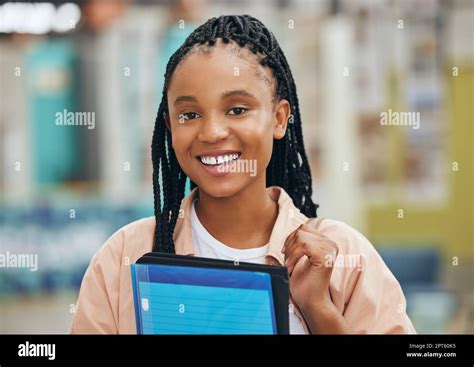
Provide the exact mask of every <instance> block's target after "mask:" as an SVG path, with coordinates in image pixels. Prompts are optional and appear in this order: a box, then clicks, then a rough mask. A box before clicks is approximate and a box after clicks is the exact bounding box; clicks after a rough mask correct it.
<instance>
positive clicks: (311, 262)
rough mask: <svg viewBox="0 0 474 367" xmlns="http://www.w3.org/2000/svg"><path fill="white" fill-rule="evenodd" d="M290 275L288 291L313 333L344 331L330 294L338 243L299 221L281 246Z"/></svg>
mask: <svg viewBox="0 0 474 367" xmlns="http://www.w3.org/2000/svg"><path fill="white" fill-rule="evenodd" d="M282 252H283V254H284V255H285V264H286V266H287V267H288V272H289V274H290V293H291V296H292V298H293V300H294V301H295V302H296V304H297V305H298V307H299V308H300V310H301V312H302V313H303V316H304V317H305V320H306V321H307V323H308V326H309V327H310V329H311V331H312V332H313V333H315V332H318V333H332V332H334V333H346V332H349V328H348V326H347V324H346V323H345V320H344V318H343V317H342V315H341V314H340V313H339V311H338V310H337V308H336V306H335V305H334V304H333V303H332V300H331V296H330V294H329V281H330V279H331V274H332V269H333V264H334V261H335V259H336V257H337V255H338V253H339V248H338V246H337V244H336V243H335V242H333V241H331V240H330V239H329V238H327V237H325V236H323V235H322V234H321V233H320V232H318V231H317V230H316V229H314V228H312V227H310V226H308V225H306V224H302V225H301V226H300V227H299V228H298V229H296V230H295V231H294V232H293V233H292V234H290V235H289V236H288V238H287V239H286V241H285V244H284V246H283V249H282Z"/></svg>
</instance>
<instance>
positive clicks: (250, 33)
mask: <svg viewBox="0 0 474 367" xmlns="http://www.w3.org/2000/svg"><path fill="white" fill-rule="evenodd" d="M217 39H222V41H223V42H224V43H229V42H230V41H233V42H235V43H236V44H238V45H239V46H240V47H247V48H248V49H249V50H250V51H251V52H252V53H254V54H257V55H259V56H262V58H261V59H260V63H261V65H263V66H267V67H269V68H271V69H272V72H273V76H274V78H275V79H276V90H275V97H276V98H284V99H286V100H288V102H289V103H290V106H291V111H292V115H291V117H290V121H289V123H288V127H287V130H286V135H285V137H284V138H283V139H280V140H274V144H273V152H272V157H271V159H270V163H269V165H268V167H267V170H266V185H267V186H280V187H282V188H283V189H284V190H285V191H286V192H287V193H288V194H289V195H290V197H291V198H292V200H293V202H294V204H295V206H296V207H298V208H299V209H300V210H301V212H302V213H303V214H305V215H306V216H308V217H316V210H317V208H318V205H317V204H315V203H313V201H312V198H311V197H312V180H311V172H310V167H309V164H308V159H307V156H306V152H305V149H304V142H303V132H302V127H301V116H300V111H299V103H298V96H297V93H296V85H295V82H294V79H293V76H292V74H291V70H290V67H289V65H288V62H287V60H286V57H285V55H284V54H283V51H282V50H281V48H280V46H279V45H278V42H277V40H276V39H275V37H274V36H273V34H272V33H271V32H270V31H269V30H268V29H267V28H266V27H265V26H264V25H263V24H262V23H261V22H260V21H259V20H257V19H255V18H253V17H251V16H249V15H234V16H221V17H218V18H212V19H209V20H208V21H207V22H206V23H204V24H202V25H201V26H199V27H198V28H196V29H195V30H194V31H193V32H192V33H191V34H190V35H189V36H188V37H187V38H186V40H185V41H184V43H183V45H182V46H181V47H180V48H179V49H178V50H177V51H176V52H175V53H174V54H173V55H172V56H171V58H170V60H169V62H168V64H167V66H166V73H165V83H164V87H163V94H162V100H161V103H160V106H159V108H158V113H157V116H156V120H155V129H154V132H153V139H152V147H151V148H152V162H153V194H154V208H155V218H156V229H155V239H154V246H153V250H154V251H158V252H165V253H174V252H175V247H174V241H173V232H174V228H175V226H176V222H177V219H178V216H179V209H180V204H181V201H182V199H183V197H184V191H185V190H184V189H185V186H186V181H187V178H188V177H187V176H186V174H185V173H184V171H183V170H182V169H181V167H180V166H179V163H178V161H177V158H176V155H175V152H174V150H173V148H172V146H171V133H170V131H169V130H168V129H167V127H166V124H165V119H166V118H168V116H169V114H168V106H167V90H168V86H169V83H170V80H171V77H172V75H173V73H174V71H175V70H176V67H177V66H178V65H179V64H180V63H181V62H182V61H183V60H184V58H185V57H186V56H187V55H188V54H189V52H190V51H191V50H192V49H193V48H195V47H200V46H201V45H203V46H204V45H206V46H207V47H212V46H214V45H215V43H216V41H217ZM160 180H161V181H162V185H160ZM190 185H191V189H194V188H195V187H196V184H195V183H194V182H192V181H190ZM162 195H163V196H162ZM162 197H163V200H161V198H162Z"/></svg>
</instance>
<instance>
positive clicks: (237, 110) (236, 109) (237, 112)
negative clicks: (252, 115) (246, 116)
mask: <svg viewBox="0 0 474 367" xmlns="http://www.w3.org/2000/svg"><path fill="white" fill-rule="evenodd" d="M246 111H247V109H246V108H244V107H234V108H231V109H230V110H229V112H228V113H229V115H235V116H237V115H241V114H243V113H245V112H246Z"/></svg>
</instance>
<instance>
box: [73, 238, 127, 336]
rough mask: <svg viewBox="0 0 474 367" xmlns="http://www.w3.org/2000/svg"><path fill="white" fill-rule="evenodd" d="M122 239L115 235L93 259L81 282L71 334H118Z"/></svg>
mask: <svg viewBox="0 0 474 367" xmlns="http://www.w3.org/2000/svg"><path fill="white" fill-rule="evenodd" d="M122 237H123V236H122V234H121V232H120V231H118V232H116V233H115V234H114V235H112V236H111V237H110V238H109V239H108V240H107V241H106V242H105V244H104V245H103V246H102V247H101V248H100V249H99V250H98V251H97V253H96V254H95V255H94V257H93V258H92V260H91V262H90V264H89V267H88V268H87V270H86V272H85V275H84V278H83V279H82V283H81V289H80V291H79V298H78V300H77V303H76V307H75V310H74V311H75V312H74V317H73V320H72V323H71V325H70V328H69V333H71V334H117V333H118V308H119V283H120V265H121V261H120V258H121V249H122V247H123V240H122Z"/></svg>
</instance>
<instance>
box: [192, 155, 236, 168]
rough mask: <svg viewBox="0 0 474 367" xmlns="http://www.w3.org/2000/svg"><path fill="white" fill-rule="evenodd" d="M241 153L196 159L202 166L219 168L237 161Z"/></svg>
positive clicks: (203, 156)
mask: <svg viewBox="0 0 474 367" xmlns="http://www.w3.org/2000/svg"><path fill="white" fill-rule="evenodd" d="M241 154H242V153H240V152H237V153H230V154H222V155H217V156H205V155H202V156H198V157H196V158H197V159H198V160H199V161H200V162H201V163H202V164H203V165H204V166H209V167H213V166H214V167H215V166H220V165H222V164H231V163H232V162H234V161H236V160H237V159H239V157H240V156H241Z"/></svg>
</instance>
